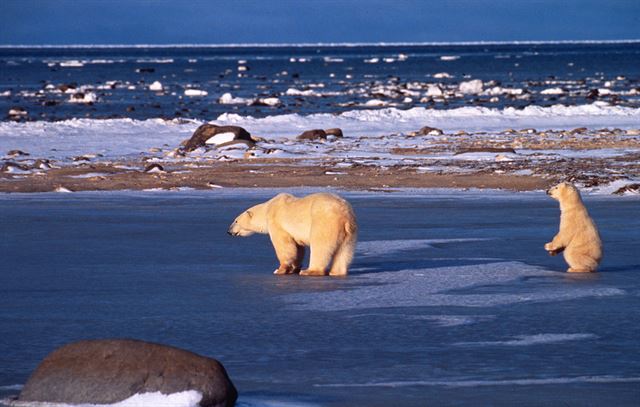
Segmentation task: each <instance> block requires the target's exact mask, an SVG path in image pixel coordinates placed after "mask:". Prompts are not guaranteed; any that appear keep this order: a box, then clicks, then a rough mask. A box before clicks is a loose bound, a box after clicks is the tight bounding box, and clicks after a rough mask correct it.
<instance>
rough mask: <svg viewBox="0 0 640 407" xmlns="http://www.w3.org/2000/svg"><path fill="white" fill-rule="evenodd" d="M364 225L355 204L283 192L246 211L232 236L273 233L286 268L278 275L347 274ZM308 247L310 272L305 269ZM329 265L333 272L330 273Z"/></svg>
mask: <svg viewBox="0 0 640 407" xmlns="http://www.w3.org/2000/svg"><path fill="white" fill-rule="evenodd" d="M357 230H358V226H357V224H356V217H355V214H354V212H353V209H352V208H351V205H349V203H348V202H347V201H345V200H344V199H342V198H340V197H339V196H337V195H334V194H328V193H317V194H311V195H308V196H305V197H303V198H296V197H295V196H293V195H290V194H278V195H276V196H275V197H273V198H272V199H270V200H268V201H267V202H264V203H261V204H259V205H256V206H253V207H251V208H249V209H247V210H246V211H244V212H243V213H241V214H240V215H239V216H238V217H237V218H236V219H235V220H234V221H233V223H232V224H231V226H230V227H229V230H228V232H227V233H229V234H230V235H232V236H250V235H252V234H254V233H263V234H268V235H269V237H270V238H271V243H272V244H273V248H274V249H275V251H276V256H277V257H278V261H279V262H280V266H279V267H278V269H277V270H276V271H274V274H293V273H298V272H299V273H300V275H303V276H322V275H325V274H326V272H327V270H329V275H332V276H345V275H347V273H348V269H349V264H351V260H352V259H353V252H354V250H355V246H356V240H357ZM305 246H310V248H311V256H310V261H309V268H308V269H306V270H302V271H300V267H301V263H302V260H303V259H304V252H305ZM329 266H331V268H330V269H329Z"/></svg>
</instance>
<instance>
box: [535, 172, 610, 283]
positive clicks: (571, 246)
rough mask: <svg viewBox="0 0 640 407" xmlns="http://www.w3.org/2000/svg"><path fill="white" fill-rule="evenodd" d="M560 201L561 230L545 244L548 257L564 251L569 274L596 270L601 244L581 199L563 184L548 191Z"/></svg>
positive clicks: (573, 188) (573, 190)
mask: <svg viewBox="0 0 640 407" xmlns="http://www.w3.org/2000/svg"><path fill="white" fill-rule="evenodd" d="M547 194H549V195H551V197H552V198H553V199H556V200H557V201H558V202H560V231H559V232H558V234H557V235H556V236H555V237H554V238H553V240H552V241H551V242H549V243H547V244H545V245H544V248H545V250H547V251H548V252H549V254H550V255H552V256H555V255H556V254H558V253H560V252H561V251H563V250H564V259H565V260H566V262H567V264H569V269H568V270H567V271H568V272H575V273H579V272H590V271H595V270H596V268H597V267H598V264H599V263H600V260H601V259H602V243H601V241H600V235H599V234H598V230H597V229H596V225H595V224H594V223H593V220H592V219H591V217H590V216H589V213H588V212H587V208H586V207H585V206H584V203H583V202H582V198H580V192H579V191H578V189H577V188H576V187H575V186H573V185H571V184H568V183H566V182H563V183H561V184H558V185H556V186H555V187H553V188H551V189H550V190H548V191H547Z"/></svg>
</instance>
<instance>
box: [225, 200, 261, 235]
mask: <svg viewBox="0 0 640 407" xmlns="http://www.w3.org/2000/svg"><path fill="white" fill-rule="evenodd" d="M262 212H263V208H262V205H256V206H254V207H252V208H249V209H247V210H246V211H244V212H242V213H241V214H240V216H238V217H237V218H236V219H235V220H234V221H233V223H232V224H231V226H229V230H227V233H228V234H230V235H231V236H242V237H246V236H251V235H252V234H254V233H266V230H265V229H266V227H265V225H264V224H265V219H264V216H262Z"/></svg>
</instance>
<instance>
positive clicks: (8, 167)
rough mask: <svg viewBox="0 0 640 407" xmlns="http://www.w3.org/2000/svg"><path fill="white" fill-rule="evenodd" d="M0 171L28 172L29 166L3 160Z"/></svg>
mask: <svg viewBox="0 0 640 407" xmlns="http://www.w3.org/2000/svg"><path fill="white" fill-rule="evenodd" d="M0 172H6V173H14V174H15V173H29V167H28V166H26V165H23V164H18V163H14V162H11V161H8V162H5V163H4V164H2V167H0Z"/></svg>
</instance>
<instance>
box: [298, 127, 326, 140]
mask: <svg viewBox="0 0 640 407" xmlns="http://www.w3.org/2000/svg"><path fill="white" fill-rule="evenodd" d="M326 138H327V132H326V131H324V130H322V129H314V130H307V131H305V132H303V133H302V134H300V135H299V136H298V137H296V139H298V140H320V139H321V140H325V139H326Z"/></svg>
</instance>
